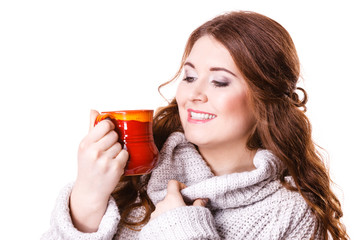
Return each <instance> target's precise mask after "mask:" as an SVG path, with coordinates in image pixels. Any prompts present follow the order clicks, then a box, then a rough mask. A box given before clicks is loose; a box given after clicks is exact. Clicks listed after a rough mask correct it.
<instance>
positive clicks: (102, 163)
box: [44, 12, 347, 239]
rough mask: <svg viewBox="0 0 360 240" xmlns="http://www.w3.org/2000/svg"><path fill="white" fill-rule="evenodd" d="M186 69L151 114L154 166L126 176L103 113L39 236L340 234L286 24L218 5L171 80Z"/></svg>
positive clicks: (336, 207) (336, 205)
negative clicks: (221, 10)
mask: <svg viewBox="0 0 360 240" xmlns="http://www.w3.org/2000/svg"><path fill="white" fill-rule="evenodd" d="M182 72H183V74H184V76H183V80H182V81H181V82H180V83H179V86H178V90H177V93H176V98H175V99H174V100H173V101H172V102H171V103H170V104H169V105H168V106H167V107H164V108H162V109H160V110H158V112H157V114H156V116H155V118H154V137H155V140H156V143H157V146H158V147H159V149H161V152H160V161H159V164H158V166H157V167H156V168H155V169H154V171H153V172H152V174H151V176H142V177H127V178H125V177H122V178H121V175H122V173H123V169H124V166H125V164H126V161H127V158H128V154H127V152H126V150H123V149H121V146H120V145H119V144H118V143H117V136H116V134H115V132H114V131H113V129H114V126H113V124H112V123H111V122H110V121H102V122H101V123H100V124H98V125H97V126H96V127H95V128H93V129H91V130H90V132H89V134H88V135H87V136H86V137H85V138H84V140H83V141H82V142H81V144H80V147H79V156H78V165H79V170H78V176H77V179H76V182H75V184H74V185H69V186H68V187H66V188H65V189H64V190H63V191H62V193H61V194H60V197H59V199H58V201H57V205H56V207H55V210H54V212H53V216H52V224H51V228H50V230H49V232H48V233H46V234H45V235H44V239H328V238H329V237H330V236H331V237H332V238H334V239H347V234H346V231H345V228H344V226H343V225H342V224H341V223H340V218H341V217H342V211H341V206H340V202H339V201H338V199H337V198H336V196H335V195H334V193H333V192H332V191H331V189H330V178H329V175H328V172H327V170H326V168H325V166H324V163H323V162H322V160H321V158H320V156H319V154H318V153H317V151H316V149H315V144H314V143H313V142H312V139H311V125H310V122H309V120H308V119H307V117H306V116H305V114H304V111H305V110H306V107H305V103H306V100H307V95H306V92H305V90H303V89H301V88H298V87H297V86H296V84H297V81H298V79H299V74H300V73H299V72H300V65H299V60H298V56H297V53H296V50H295V47H294V44H293V42H292V40H291V38H290V36H289V34H288V33H287V31H286V30H285V29H284V28H283V27H282V26H281V25H279V24H278V23H277V22H275V21H273V20H272V19H269V18H267V17H265V16H263V15H260V14H257V13H253V12H232V13H228V14H224V15H221V16H219V17H216V18H214V19H212V20H210V21H209V22H206V23H205V24H203V25H202V26H200V27H199V28H197V29H196V30H195V31H194V32H193V33H192V34H191V36H190V38H189V40H188V42H187V45H186V49H185V52H184V55H183V60H182V64H181V67H180V69H179V71H178V73H177V74H176V76H175V77H174V79H173V80H175V79H177V78H178V77H179V76H180V75H181V73H182ZM297 90H300V91H301V92H302V93H303V100H300V98H299V96H298V93H297V92H296V91H297ZM96 114H97V113H96V112H92V117H91V118H92V119H94V118H95V117H96ZM120 178H121V180H120V182H119V179H120Z"/></svg>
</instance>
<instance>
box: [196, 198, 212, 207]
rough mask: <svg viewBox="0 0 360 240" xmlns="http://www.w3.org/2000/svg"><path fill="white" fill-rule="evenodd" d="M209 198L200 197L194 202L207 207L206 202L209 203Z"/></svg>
mask: <svg viewBox="0 0 360 240" xmlns="http://www.w3.org/2000/svg"><path fill="white" fill-rule="evenodd" d="M208 201H209V199H207V198H198V199H196V200H195V201H194V202H193V206H195V207H196V206H198V207H205V206H206V204H207V203H208Z"/></svg>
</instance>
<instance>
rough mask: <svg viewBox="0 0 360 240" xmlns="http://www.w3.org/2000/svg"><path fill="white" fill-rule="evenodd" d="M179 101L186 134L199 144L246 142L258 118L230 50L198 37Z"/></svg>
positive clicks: (177, 94) (188, 64)
mask: <svg viewBox="0 0 360 240" xmlns="http://www.w3.org/2000/svg"><path fill="white" fill-rule="evenodd" d="M176 101H177V103H178V107H179V113H180V119H181V124H182V126H183V129H184V132H185V136H186V138H187V139H188V140H189V141H190V142H192V143H194V144H195V145H197V146H198V147H199V148H214V147H222V146H227V147H229V146H232V145H234V146H239V145H237V144H246V141H247V138H248V137H249V135H250V133H251V130H252V128H253V126H254V124H255V118H254V114H253V111H252V109H251V108H250V104H249V97H248V87H247V84H246V82H245V80H244V78H243V77H242V75H241V73H240V71H239V70H238V68H237V67H236V65H235V63H234V61H233V59H232V57H231V55H230V53H229V52H228V50H227V49H226V48H225V47H224V46H223V45H222V44H221V43H219V42H218V41H217V40H215V39H214V38H212V37H209V36H204V37H201V38H200V39H198V40H197V41H196V42H195V44H194V46H193V48H192V50H191V52H190V54H189V56H188V58H187V59H186V62H185V65H184V77H183V80H182V81H181V82H180V83H179V86H178V89H177V93H176Z"/></svg>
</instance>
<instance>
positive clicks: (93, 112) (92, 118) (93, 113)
mask: <svg viewBox="0 0 360 240" xmlns="http://www.w3.org/2000/svg"><path fill="white" fill-rule="evenodd" d="M99 114H100V113H99V112H98V111H96V110H93V109H91V110H90V126H89V131H90V130H91V129H93V128H94V125H95V120H96V118H97V116H98V115H99Z"/></svg>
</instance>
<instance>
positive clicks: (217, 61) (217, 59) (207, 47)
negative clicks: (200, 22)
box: [186, 35, 240, 73]
mask: <svg viewBox="0 0 360 240" xmlns="http://www.w3.org/2000/svg"><path fill="white" fill-rule="evenodd" d="M186 61H188V62H191V63H192V64H193V65H194V66H195V67H197V66H198V67H200V66H204V67H223V68H227V69H229V70H232V71H233V72H236V73H240V71H239V69H238V67H237V66H236V64H235V62H234V60H233V58H232V56H231V54H230V52H229V51H228V50H227V48H226V47H225V46H224V45H222V44H221V43H220V42H219V41H217V40H216V39H215V38H213V37H211V36H208V35H205V36H203V37H201V38H199V39H198V40H197V41H196V42H195V43H194V46H193V47H192V49H191V51H190V54H189V56H188V57H187V59H186Z"/></svg>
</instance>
